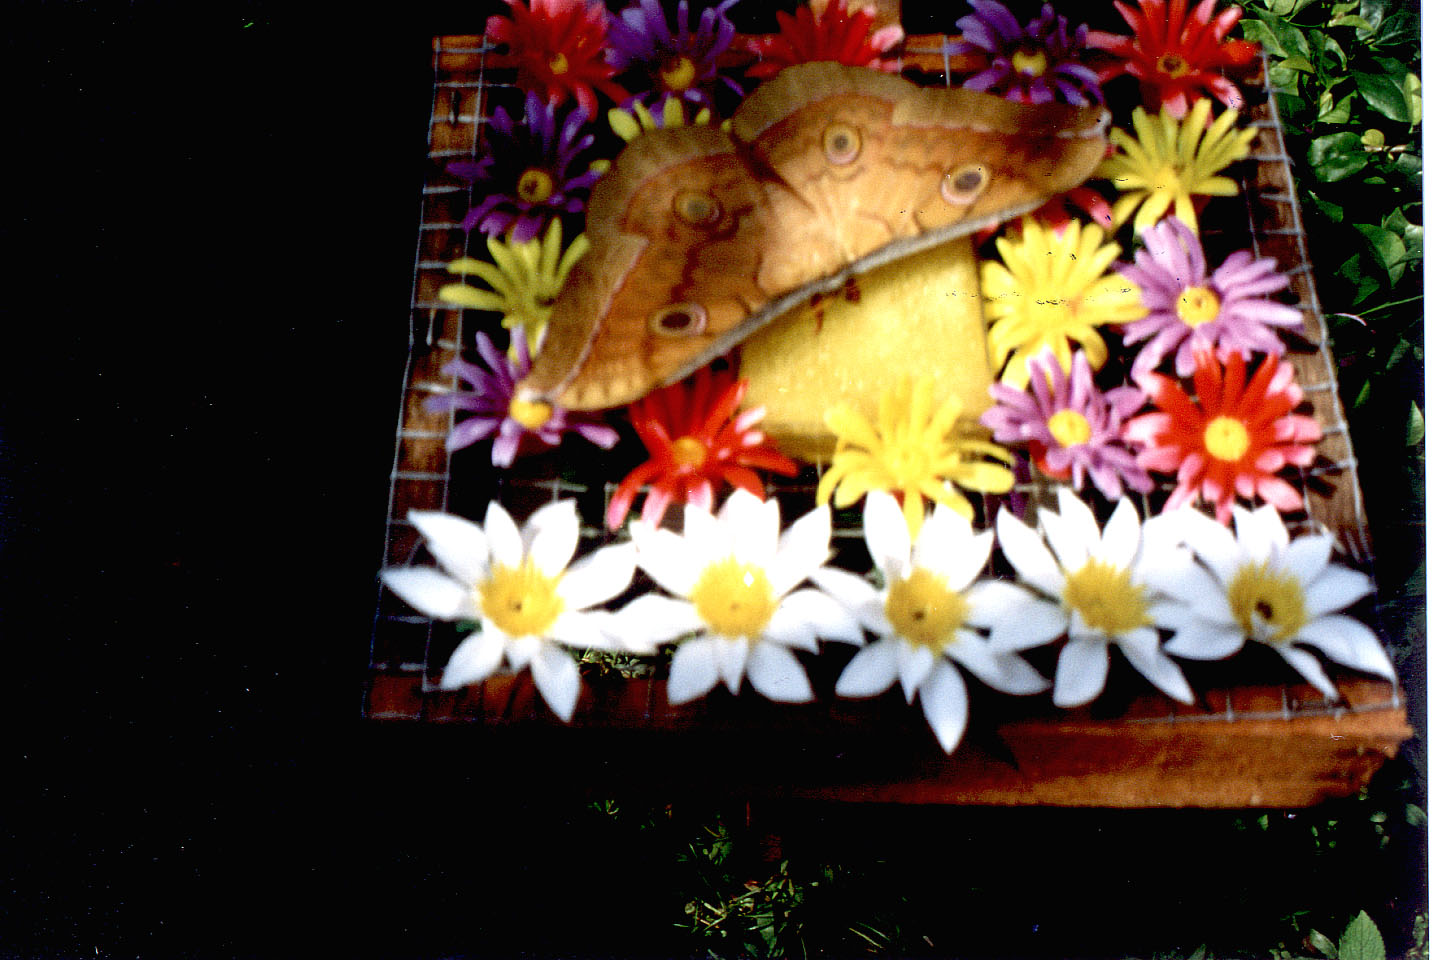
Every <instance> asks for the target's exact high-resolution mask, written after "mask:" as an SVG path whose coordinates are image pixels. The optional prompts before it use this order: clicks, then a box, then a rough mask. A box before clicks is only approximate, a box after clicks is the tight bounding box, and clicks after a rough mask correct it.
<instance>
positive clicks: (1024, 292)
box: [980, 217, 1145, 390]
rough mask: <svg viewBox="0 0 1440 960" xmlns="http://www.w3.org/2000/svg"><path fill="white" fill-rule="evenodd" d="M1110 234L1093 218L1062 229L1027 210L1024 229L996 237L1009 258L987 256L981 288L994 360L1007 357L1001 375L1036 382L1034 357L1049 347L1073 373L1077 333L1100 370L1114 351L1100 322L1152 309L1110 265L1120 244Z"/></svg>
mask: <svg viewBox="0 0 1440 960" xmlns="http://www.w3.org/2000/svg"><path fill="white" fill-rule="evenodd" d="M1104 238H1105V235H1104V231H1102V230H1101V228H1100V227H1099V226H1098V225H1096V224H1093V223H1090V224H1086V225H1085V226H1084V227H1082V226H1081V225H1080V221H1078V220H1071V221H1070V223H1069V224H1067V225H1066V227H1065V230H1064V231H1063V232H1062V233H1061V235H1060V236H1058V237H1057V236H1056V235H1055V231H1053V230H1051V229H1050V228H1049V227H1046V226H1042V225H1041V224H1040V223H1038V222H1037V221H1036V220H1034V219H1033V218H1031V217H1026V218H1025V219H1024V220H1023V221H1022V222H1021V224H1020V234H1019V236H1018V237H1017V236H1016V235H1015V234H1014V232H1013V231H1012V232H1011V233H1010V235H1009V236H1005V237H999V238H997V239H996V241H995V246H996V249H998V250H999V251H1000V259H1001V260H1002V261H1003V264H1002V263H996V262H995V261H993V260H987V261H985V262H984V263H982V264H980V292H981V293H982V294H983V295H984V297H985V303H984V312H985V318H986V319H987V320H988V321H989V322H990V334H989V338H988V341H989V348H990V364H991V367H992V368H993V369H994V370H996V371H999V370H1000V369H1001V366H1002V364H1003V366H1004V373H1003V374H1002V375H1001V377H1000V380H1001V382H1002V383H1005V384H1007V385H1009V386H1012V387H1015V388H1016V389H1022V390H1023V389H1024V388H1025V386H1026V385H1027V384H1028V383H1029V382H1030V368H1029V366H1028V365H1027V362H1028V361H1029V359H1030V358H1031V357H1033V356H1035V355H1037V354H1039V353H1041V352H1042V351H1043V350H1044V349H1045V348H1046V347H1049V348H1050V350H1051V351H1052V352H1053V353H1054V354H1055V356H1056V357H1057V358H1058V359H1059V361H1060V366H1061V368H1063V369H1064V370H1065V371H1066V372H1067V373H1068V372H1069V370H1070V341H1071V340H1074V341H1076V342H1077V343H1079V344H1080V347H1081V349H1083V350H1084V351H1085V356H1086V358H1087V359H1088V360H1089V361H1090V369H1092V370H1099V369H1100V367H1101V365H1102V364H1104V363H1105V357H1106V355H1107V353H1106V350H1105V341H1104V340H1103V339H1101V337H1100V334H1099V333H1098V332H1096V329H1095V328H1096V327H1099V326H1101V325H1103V324H1107V323H1128V322H1130V321H1131V320H1135V319H1137V318H1139V317H1143V316H1145V308H1144V306H1143V305H1142V304H1141V303H1140V291H1139V289H1138V288H1137V287H1136V285H1135V284H1133V283H1131V282H1130V281H1129V280H1126V279H1125V278H1124V277H1122V276H1120V275H1119V274H1118V273H1106V272H1105V271H1106V270H1107V269H1108V268H1109V266H1110V264H1111V263H1112V262H1113V261H1114V260H1115V258H1116V257H1117V256H1119V255H1120V245H1119V244H1118V243H1102V241H1103V240H1104ZM1007 355H1008V356H1009V360H1008V362H1007V361H1006V356H1007Z"/></svg>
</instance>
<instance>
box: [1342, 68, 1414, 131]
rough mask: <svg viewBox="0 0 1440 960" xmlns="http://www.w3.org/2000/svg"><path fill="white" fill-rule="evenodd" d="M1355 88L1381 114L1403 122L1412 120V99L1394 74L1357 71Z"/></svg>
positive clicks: (1353, 75) (1355, 73) (1354, 75)
mask: <svg viewBox="0 0 1440 960" xmlns="http://www.w3.org/2000/svg"><path fill="white" fill-rule="evenodd" d="M1351 76H1352V77H1354V78H1355V88H1356V89H1357V90H1358V91H1360V96H1361V97H1363V98H1364V99H1365V100H1366V102H1368V103H1369V104H1370V106H1372V107H1374V108H1375V110H1376V111H1378V112H1379V113H1380V115H1381V116H1383V117H1386V118H1388V119H1390V120H1399V121H1401V122H1402V123H1409V122H1410V99H1409V96H1408V95H1407V94H1406V93H1405V91H1404V90H1403V89H1402V88H1401V86H1400V82H1401V81H1397V80H1396V79H1395V77H1394V76H1391V75H1390V74H1385V73H1365V72H1363V71H1355V72H1354V73H1352V74H1351Z"/></svg>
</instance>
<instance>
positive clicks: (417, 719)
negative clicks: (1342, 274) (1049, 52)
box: [364, 36, 1412, 807]
mask: <svg viewBox="0 0 1440 960" xmlns="http://www.w3.org/2000/svg"><path fill="white" fill-rule="evenodd" d="M944 39H945V38H943V37H939V36H928V37H910V38H909V39H908V40H907V46H906V53H905V57H904V63H905V65H906V67H907V69H908V70H919V71H922V72H926V73H931V74H936V73H941V72H944V71H948V69H949V66H950V64H949V60H948V58H947V57H946V56H944V55H943V53H942V51H941V46H942V42H943V40H944ZM486 53H487V49H486V47H485V45H484V43H483V38H481V37H477V36H460V37H438V38H436V40H435V43H434V70H435V85H434V91H433V92H434V96H433V98H432V102H431V107H430V110H431V112H430V128H429V143H428V147H429V154H428V157H429V167H428V172H427V178H426V184H425V187H424V190H423V199H422V210H421V226H420V238H419V243H418V246H417V256H416V268H415V286H414V290H413V296H412V309H411V333H412V337H411V349H410V354H409V362H408V364H407V368H406V373H405V384H404V387H403V394H402V401H401V405H400V406H401V413H400V423H399V428H398V431H397V438H396V451H395V462H394V470H393V472H392V485H391V495H390V505H389V514H388V516H387V523H386V544H385V552H384V560H383V562H384V564H385V565H386V566H399V565H405V564H408V563H411V562H413V561H414V560H415V558H416V557H417V555H418V554H419V551H420V550H421V546H420V542H419V537H418V534H417V532H416V531H415V530H414V529H413V527H411V526H410V525H409V524H408V523H407V522H406V521H405V513H406V511H407V510H409V509H412V508H418V509H452V510H453V509H458V507H457V501H458V500H459V499H460V498H461V497H462V496H463V494H461V493H460V492H458V491H455V490H453V489H452V488H451V485H450V479H451V476H452V467H453V463H452V457H451V455H450V454H448V453H447V452H446V451H445V448H444V439H445V436H446V435H447V433H448V431H449V428H450V425H451V422H450V416H451V415H449V414H436V413H429V412H426V411H425V409H424V407H423V402H424V400H425V398H426V397H427V396H428V395H429V394H430V393H432V392H434V390H435V389H443V388H444V385H445V384H447V383H449V384H452V385H453V381H451V380H450V378H449V377H447V376H445V375H443V374H442V373H441V368H442V367H443V366H444V364H445V363H447V362H448V361H449V360H451V359H452V358H454V357H455V356H457V354H458V353H459V351H460V349H461V345H462V343H463V342H464V341H465V333H466V332H467V331H466V327H465V318H464V316H463V315H462V313H461V311H459V310H457V309H455V308H453V307H452V306H450V305H448V304H445V303H443V302H441V301H439V300H438V298H437V295H436V294H437V291H438V288H439V286H440V285H442V284H444V283H446V282H450V280H452V279H453V278H452V277H451V276H450V275H449V274H447V273H446V272H445V269H444V267H445V264H446V263H448V262H449V261H450V260H453V259H455V258H457V257H460V256H465V255H467V254H471V253H473V250H472V249H471V248H472V246H473V244H474V242H475V241H474V238H473V237H468V236H466V235H465V233H464V232H463V231H461V230H459V228H458V226H457V224H458V222H459V221H460V219H461V217H462V216H463V214H464V211H465V208H466V205H467V203H468V190H466V189H465V188H464V187H463V186H461V185H459V184H458V182H457V181H455V180H454V179H453V178H451V177H448V176H447V175H446V174H445V173H444V165H445V163H446V162H448V161H449V160H453V159H457V158H460V157H468V156H470V155H472V154H473V152H474V150H475V148H476V144H477V137H478V136H479V134H480V118H481V117H483V116H484V115H485V113H486V111H487V108H488V97H489V96H490V93H491V91H492V90H493V89H496V88H494V87H492V86H491V85H489V84H488V83H487V82H486V81H485V79H484V69H485V57H486ZM1258 79H1259V80H1260V81H1261V82H1263V73H1262V75H1261V76H1260V77H1259V78H1258ZM1121 119H1123V118H1121ZM1247 122H1248V124H1249V125H1250V126H1253V127H1257V128H1258V129H1259V131H1260V132H1259V134H1258V136H1257V138H1256V141H1255V144H1254V148H1253V152H1252V157H1253V169H1252V171H1251V173H1250V174H1249V175H1248V176H1247V177H1246V178H1245V183H1244V189H1243V192H1242V199H1243V201H1244V206H1243V209H1244V210H1245V216H1246V218H1247V220H1248V223H1247V224H1246V230H1247V232H1248V235H1249V237H1250V238H1251V242H1252V245H1253V248H1254V250H1255V251H1256V253H1258V254H1260V255H1264V256H1273V257H1275V258H1276V259H1277V260H1278V261H1279V263H1280V265H1281V267H1282V268H1283V269H1286V270H1287V272H1288V273H1289V275H1290V276H1291V278H1292V287H1293V289H1294V292H1295V293H1296V294H1298V296H1299V303H1298V304H1297V306H1298V307H1299V309H1301V310H1302V311H1303V312H1304V314H1305V317H1306V326H1305V337H1306V338H1307V339H1308V340H1310V341H1311V342H1312V343H1315V344H1318V345H1319V346H1318V349H1317V350H1315V351H1314V352H1313V353H1309V354H1297V355H1292V356H1291V357H1290V359H1291V360H1292V362H1294V363H1295V365H1296V367H1297V371H1298V373H1299V381H1300V383H1301V384H1302V386H1303V387H1304V389H1305V391H1306V398H1307V400H1308V401H1309V402H1310V404H1311V405H1312V407H1313V415H1314V416H1315V417H1316V418H1317V420H1319V421H1320V423H1321V424H1322V426H1323V427H1324V429H1325V436H1324V438H1323V439H1322V441H1321V443H1320V445H1319V453H1320V458H1319V462H1318V464H1317V467H1316V468H1315V469H1313V470H1311V471H1309V473H1308V474H1307V476H1306V477H1305V479H1306V487H1305V493H1306V502H1307V513H1308V517H1309V519H1308V520H1307V521H1306V523H1304V524H1302V525H1300V527H1298V528H1297V529H1305V528H1317V527H1319V528H1326V529H1330V530H1334V531H1336V532H1337V534H1338V537H1339V541H1340V544H1339V546H1340V549H1341V550H1342V552H1343V553H1345V554H1346V555H1347V557H1348V559H1349V560H1350V561H1351V562H1353V563H1356V564H1359V565H1361V566H1368V564H1369V562H1370V545H1369V540H1368V536H1367V534H1366V529H1365V520H1364V510H1363V505H1362V504H1361V500H1360V492H1359V487H1358V482H1357V479H1356V473H1355V461H1354V454H1353V450H1352V447H1351V443H1350V436H1349V430H1348V426H1347V425H1346V423H1345V418H1344V412H1343V410H1342V409H1341V405H1340V401H1339V397H1338V392H1337V389H1336V384H1335V376H1334V366H1333V363H1332V360H1331V358H1330V355H1329V352H1328V348H1327V347H1326V343H1327V336H1326V331H1325V327H1324V319H1323V314H1322V313H1321V311H1320V307H1319V304H1318V302H1317V301H1316V297H1315V286H1314V278H1313V272H1312V270H1311V267H1310V263H1309V259H1308V255H1307V253H1306V249H1305V237H1304V232H1303V228H1302V225H1301V222H1300V213H1299V207H1298V204H1297V203H1296V198H1295V188H1294V183H1293V181H1292V179H1291V175H1290V171H1289V166H1288V165H1289V158H1288V156H1287V155H1286V152H1285V145H1284V141H1283V138H1282V136H1281V130H1280V126H1279V123H1278V120H1277V115H1276V111H1275V104H1274V100H1273V97H1269V96H1268V95H1267V96H1265V97H1264V98H1263V99H1262V100H1261V101H1260V102H1259V103H1258V104H1256V105H1254V106H1252V107H1251V108H1250V111H1249V116H1248V117H1247ZM552 467H553V464H552ZM543 469H544V468H543V467H542V472H543ZM520 487H523V488H525V489H518V488H520ZM1320 487H1327V488H1329V491H1328V493H1327V495H1325V496H1314V495H1312V490H1314V489H1318V488H1320ZM509 492H511V493H518V495H520V496H521V497H522V498H534V499H535V500H536V501H537V502H540V501H543V500H545V499H550V498H554V497H558V496H561V495H566V496H577V497H579V498H581V500H582V514H583V515H585V516H587V517H595V516H599V515H600V513H601V512H603V503H604V494H605V491H603V490H601V491H596V490H591V489H589V488H587V487H586V486H585V485H583V484H574V483H570V482H568V481H565V480H562V479H559V478H558V471H556V473H555V475H553V476H551V477H550V478H548V479H545V478H542V479H533V478H532V479H531V480H527V481H524V482H523V483H519V484H517V490H512V491H509ZM1032 499H1033V498H1032ZM585 503H589V507H588V508H587V507H586V506H585ZM597 504H598V507H597ZM991 515H993V511H992V513H991ZM591 523H592V525H591V527H590V528H589V529H587V534H588V535H589V536H590V537H592V538H598V537H599V536H600V531H599V530H598V529H596V528H597V527H598V524H597V523H595V522H594V521H591ZM455 639H457V638H455V637H451V636H450V631H448V630H442V631H441V632H437V630H436V627H435V625H434V624H432V623H430V622H429V621H428V620H426V619H425V618H423V617H418V616H415V615H414V613H413V611H409V610H408V609H407V608H405V607H404V605H403V604H402V603H400V602H399V601H398V599H397V598H395V597H393V596H390V595H387V594H386V593H384V592H383V591H382V592H381V593H380V595H379V598H378V600H377V612H376V620H375V631H374V635H373V638H372V645H371V657H370V667H369V674H368V680H367V690H366V699H365V707H364V714H365V716H366V717H368V718H370V719H372V720H377V721H386V722H392V723H393V722H401V721H405V722H410V723H416V724H420V725H436V724H446V725H457V724H466V725H470V726H473V727H474V728H475V730H476V733H477V734H479V733H480V732H482V731H483V733H484V734H485V737H486V738H487V739H486V742H487V743H492V744H493V743H494V742H495V741H494V740H493V738H496V737H518V738H521V739H525V740H527V742H528V741H529V740H530V739H535V738H538V741H539V742H543V744H544V745H545V748H546V749H548V750H554V751H558V752H559V754H560V755H565V756H567V758H568V759H569V760H570V761H575V762H579V763H581V764H587V763H588V764H589V765H590V766H595V765H596V761H595V760H594V759H593V757H592V756H590V755H589V748H590V746H593V744H594V743H595V739H596V737H599V738H600V739H601V741H602V742H604V743H613V744H614V745H615V747H616V753H617V755H618V754H619V753H622V752H623V745H624V744H625V743H626V742H629V741H635V740H636V738H640V739H643V741H644V743H645V745H646V749H647V750H650V751H652V754H653V755H654V757H655V758H656V760H657V762H659V763H661V764H662V765H663V764H665V763H669V764H671V766H670V770H671V772H672V774H673V771H674V769H676V767H675V766H674V765H675V764H679V765H680V766H683V767H686V768H687V770H688V775H689V776H690V777H691V778H692V779H693V780H694V781H695V782H697V783H710V782H711V781H712V780H713V784H712V786H717V787H719V788H721V789H724V790H725V791H726V792H729V793H743V794H745V795H747V796H774V795H785V796H801V797H827V798H836V799H846V800H864V801H904V802H925V803H952V804H954V803H966V804H1003V805H1014V804H1058V805H1068V806H1123V807H1148V806H1209V807H1243V806H1299V805H1305V804H1310V803H1315V802H1318V801H1319V800H1321V799H1323V798H1324V797H1327V796H1335V795H1341V794H1345V793H1351V792H1354V791H1355V790H1358V789H1359V788H1360V787H1361V786H1363V785H1364V784H1365V783H1366V782H1367V781H1368V780H1369V778H1370V777H1371V776H1372V775H1373V774H1374V773H1375V771H1376V769H1378V767H1379V765H1380V763H1381V762H1382V761H1383V760H1384V758H1386V757H1392V756H1394V755H1395V753H1396V751H1397V749H1398V747H1399V745H1400V744H1401V743H1402V742H1403V741H1404V740H1405V739H1407V738H1408V737H1409V736H1411V735H1412V731H1411V729H1410V727H1409V725H1408V724H1407V722H1406V718H1405V709H1404V704H1403V700H1402V697H1401V695H1400V692H1399V690H1398V689H1397V688H1396V687H1394V686H1393V685H1391V684H1389V683H1385V682H1378V681H1374V680H1361V679H1348V680H1343V681H1342V682H1341V683H1340V687H1341V690H1342V693H1343V694H1344V698H1345V699H1344V701H1343V705H1342V706H1335V705H1333V704H1332V705H1327V704H1325V703H1324V701H1323V699H1322V698H1321V697H1320V695H1319V694H1318V692H1316V691H1314V690H1313V689H1311V688H1309V687H1307V686H1304V685H1302V684H1278V683H1277V684H1276V685H1272V686H1263V687H1262V686H1244V687H1238V688H1226V689H1224V690H1223V691H1220V692H1218V693H1215V692H1212V695H1211V696H1210V697H1209V698H1208V702H1207V703H1206V704H1205V705H1204V706H1202V707H1200V708H1196V709H1194V710H1189V709H1185V708H1181V707H1178V706H1177V705H1175V704H1172V703H1171V702H1170V701H1168V700H1165V699H1164V698H1160V697H1148V696H1141V697H1138V698H1136V699H1134V700H1133V701H1132V702H1130V703H1129V704H1128V705H1126V707H1125V709H1124V710H1123V712H1122V713H1121V714H1120V715H1115V716H1098V715H1096V714H1095V713H1094V712H1093V711H1070V712H1061V711H1056V710H1053V709H1049V708H1048V707H1047V708H1046V709H1045V710H1044V712H1043V713H1042V714H1041V715H1038V716H1005V717H1002V719H1001V720H1000V722H999V724H998V726H995V727H994V729H993V734H994V736H993V737H991V738H990V739H989V740H988V741H987V742H988V743H989V744H990V748H987V747H986V746H985V745H984V744H981V745H979V746H977V745H975V744H973V743H972V742H971V741H970V740H967V742H966V743H964V744H962V746H961V748H960V750H959V751H958V752H957V753H956V754H955V755H954V756H952V757H946V756H945V755H944V754H942V753H941V752H940V751H939V749H938V748H937V747H936V746H935V744H934V743H933V740H932V739H931V738H930V737H929V735H928V731H926V730H925V729H924V728H923V724H920V723H919V721H918V720H917V719H916V718H917V717H918V714H917V713H916V711H914V710H913V709H907V708H906V707H905V705H904V704H903V703H900V702H899V701H898V695H896V696H894V697H889V698H881V699H880V700H877V701H859V702H855V701H840V700H836V699H833V698H831V699H828V700H822V701H821V702H819V703H817V704H813V705H806V706H802V707H792V706H787V707H778V706H776V705H774V704H770V703H768V701H764V700H762V699H761V698H759V697H757V696H754V695H753V694H749V693H747V694H746V695H744V696H742V697H740V698H729V697H728V696H726V695H724V694H719V695H716V696H712V697H710V698H708V699H707V700H703V701H701V702H699V703H696V704H689V705H685V706H682V707H674V706H671V705H669V704H668V703H666V702H665V698H664V695H663V676H660V677H653V678H647V679H638V680H636V679H616V678H607V679H604V680H602V681H601V682H597V683H593V684H587V687H586V689H585V691H584V693H582V699H581V702H580V705H579V707H578V709H577V712H576V717H575V719H574V721H573V723H572V724H571V725H570V726H568V727H567V726H564V725H562V724H560V723H559V721H558V720H556V719H555V718H554V717H553V716H551V715H550V714H549V713H548V711H546V710H545V708H544V707H543V706H540V705H539V704H538V703H537V700H536V698H535V695H534V688H533V686H532V685H531V684H530V681H529V678H528V676H522V677H519V678H516V677H508V676H507V677H494V678H491V679H490V680H489V681H487V682H486V683H485V684H483V685H481V686H478V687H473V688H469V689H466V690H463V691H460V692H458V693H449V692H442V691H440V690H438V688H437V687H436V686H435V685H434V680H435V678H436V677H437V676H438V672H439V669H440V667H442V666H443V664H444V662H445V659H446V658H447V657H448V651H449V648H450V647H453V642H454V640H455ZM1032 700H1033V698H1032ZM1026 708H1027V709H1029V708H1033V703H1031V702H1029V701H1027V703H1026ZM742 733H744V734H753V733H763V734H764V735H765V736H766V737H767V738H769V739H770V740H771V741H772V742H775V743H779V744H781V745H782V748H783V749H782V752H783V751H791V752H792V753H793V755H794V756H795V757H796V758H800V759H804V760H805V762H797V765H795V766H794V767H793V768H789V769H787V770H786V772H785V775H784V779H783V782H781V781H779V780H777V779H775V778H774V777H772V778H771V779H769V780H767V779H765V778H763V777H759V778H757V777H755V776H751V775H748V774H747V773H746V771H748V770H750V769H751V768H750V766H749V765H747V764H746V762H745V760H744V757H743V755H738V754H737V755H731V754H729V753H727V752H725V751H723V750H722V751H720V752H719V753H718V754H716V755H714V756H713V757H712V758H711V761H707V762H710V763H711V766H713V767H714V769H713V770H711V771H708V772H707V770H706V769H705V768H704V765H699V766H697V765H694V764H685V763H684V761H683V759H682V758H684V757H686V756H688V755H693V753H694V751H693V750H691V749H689V746H688V745H691V744H694V743H697V742H705V743H712V744H713V743H717V742H724V741H726V740H727V739H729V738H733V737H734V736H735V735H736V734H742ZM974 737H975V735H974V734H973V733H972V740H973V739H974ZM877 743H883V744H885V747H884V748H883V749H880V750H877V749H876V746H875V745H876V744H877ZM577 744H585V745H587V746H586V750H585V751H583V752H582V754H577V751H576V749H575V748H576V745H577ZM819 756H827V757H832V758H835V759H834V760H833V762H820V761H815V760H814V758H815V757H819ZM727 757H729V760H727V759H726V758H727ZM805 758H808V759H805ZM655 776H657V777H658V776H660V774H655Z"/></svg>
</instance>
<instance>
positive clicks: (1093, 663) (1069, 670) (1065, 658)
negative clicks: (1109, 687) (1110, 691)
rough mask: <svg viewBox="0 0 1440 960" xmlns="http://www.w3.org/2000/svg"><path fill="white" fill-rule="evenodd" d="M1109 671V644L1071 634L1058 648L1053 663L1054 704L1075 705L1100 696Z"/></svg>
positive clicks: (1061, 705) (1059, 705)
mask: <svg viewBox="0 0 1440 960" xmlns="http://www.w3.org/2000/svg"><path fill="white" fill-rule="evenodd" d="M1109 672H1110V644H1108V643H1106V642H1105V641H1103V640H1091V639H1088V638H1073V639H1071V640H1070V641H1069V642H1067V643H1066V644H1065V646H1063V647H1061V648H1060V660H1059V661H1058V662H1057V663H1056V664H1055V698H1054V699H1055V705H1056V706H1057V707H1078V706H1080V705H1081V704H1085V703H1089V702H1090V701H1091V700H1094V699H1095V698H1096V697H1098V696H1100V691H1101V690H1104V689H1105V675H1106V674H1107V673H1109Z"/></svg>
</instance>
